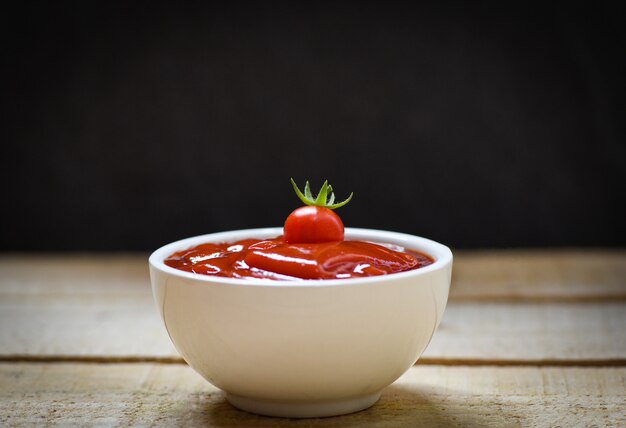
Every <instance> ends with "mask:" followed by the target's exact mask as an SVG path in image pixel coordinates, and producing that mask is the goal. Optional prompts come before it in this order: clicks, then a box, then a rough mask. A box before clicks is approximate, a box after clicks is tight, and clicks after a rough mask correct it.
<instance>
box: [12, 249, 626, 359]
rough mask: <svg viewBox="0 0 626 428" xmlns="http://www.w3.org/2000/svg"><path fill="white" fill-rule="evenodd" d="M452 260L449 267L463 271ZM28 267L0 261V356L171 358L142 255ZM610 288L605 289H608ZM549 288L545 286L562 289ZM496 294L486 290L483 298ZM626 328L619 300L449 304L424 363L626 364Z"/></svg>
mask: <svg viewBox="0 0 626 428" xmlns="http://www.w3.org/2000/svg"><path fill="white" fill-rule="evenodd" d="M616 254H619V252H617V253H616ZM494 257H496V258H498V257H499V256H498V255H495V256H494ZM528 257H530V258H531V259H532V258H533V257H534V256H532V254H530V255H529V256H528ZM459 258H461V259H462V257H458V258H457V264H461V266H462V263H459V262H458V259H459ZM35 260H37V258H36V257H34V256H29V257H24V256H4V257H2V258H0V357H1V358H4V359H7V358H13V357H16V356H18V357H19V356H40V357H46V356H57V357H58V356H61V357H67V356H86V357H99V358H104V359H106V358H112V357H114V358H122V359H124V358H138V359H142V358H147V359H155V358H156V359H158V358H166V359H167V358H176V357H177V353H176V351H175V350H174V348H173V346H172V345H171V343H170V340H169V338H168V337H167V335H166V333H165V329H164V328H163V326H162V325H161V322H160V320H159V319H158V316H157V312H156V309H155V308H154V304H153V302H152V296H151V291H150V286H149V281H148V277H147V275H148V271H147V266H146V259H145V257H144V256H142V255H139V256H128V255H121V256H118V255H113V256H103V257H98V258H94V257H93V256H85V257H76V256H72V257H67V256H59V257H44V258H42V259H41V261H40V263H38V264H35V263H34V261H35ZM539 260H542V258H539ZM616 260H618V261H619V260H620V257H618V258H617V259H616ZM614 261H615V260H614ZM503 263H504V262H503ZM536 263H540V262H539V261H536ZM478 264H479V265H480V263H478ZM485 264H486V262H485ZM504 264H506V263H504ZM563 264H565V265H568V266H569V264H570V262H567V261H564V262H563ZM617 264H619V263H617V262H616V263H614V264H613V265H612V266H614V267H615V265H617ZM475 265H476V263H470V264H469V265H468V266H466V267H465V268H463V267H461V270H460V272H459V274H458V275H457V277H458V278H459V279H458V280H457V281H462V279H463V278H472V273H471V272H472V268H470V267H469V266H475ZM491 265H493V266H496V265H500V263H491ZM483 267H484V266H483ZM476 269H478V268H476ZM494 269H497V268H494ZM531 270H532V269H531ZM478 271H480V269H478ZM489 272H491V270H489V269H487V268H485V272H484V273H483V274H482V277H485V278H489ZM595 272H596V273H595V274H594V275H592V276H591V277H592V278H595V279H594V281H596V280H598V278H605V279H606V278H612V277H613V276H611V275H613V273H614V271H613V270H611V269H609V268H606V267H605V268H603V269H601V268H599V267H598V268H597V269H596V270H595ZM598 272H600V273H598ZM602 272H605V273H604V274H602ZM606 272H609V273H606ZM610 272H613V273H610ZM455 275H456V273H455ZM526 275H530V274H526ZM602 275H604V277H603V276H602ZM479 277H480V275H477V276H475V277H474V278H479ZM581 277H583V278H584V277H585V276H584V275H582V276H581ZM496 278H500V279H499V280H498V279H496ZM489 281H491V284H492V285H493V287H494V288H495V287H497V284H498V283H500V281H502V278H501V277H500V276H497V275H496V277H494V279H491V280H489ZM590 281H591V280H590ZM468 283H469V282H468ZM617 283H618V282H613V283H612V284H613V286H612V287H613V288H610V287H609V288H607V289H606V290H609V289H611V290H614V289H616V288H615V287H616V284H617ZM555 284H557V285H554V287H553V289H554V290H556V291H558V290H560V288H559V287H561V286H560V285H558V283H555ZM581 284H582V282H581ZM468 287H469V286H468ZM582 287H583V286H582V285H580V288H581V289H582ZM587 288H589V289H590V290H591V291H593V290H594V288H593V287H587ZM598 288H601V286H598ZM484 290H487V288H484ZM564 290H565V289H563V290H561V291H562V292H565V291H564ZM606 290H605V291H603V292H602V293H605V294H604V295H606ZM556 291H555V293H556ZM495 295H496V292H495V291H494V292H493V293H492V294H491V295H490V296H491V297H493V296H495ZM466 296H467V294H466ZM566 301H567V300H566ZM625 328H626V301H621V300H619V299H618V301H615V302H599V301H592V302H581V301H579V302H577V303H572V302H570V303H567V304H566V303H559V302H552V301H549V302H548V303H545V302H541V301H525V300H522V301H521V302H516V301H512V302H505V301H498V300H496V301H495V302H494V301H490V300H486V301H473V300H471V299H469V300H467V299H458V300H451V302H450V303H449V305H448V309H447V310H446V313H445V315H444V319H443V321H442V324H441V326H440V329H439V331H438V332H437V334H435V336H434V339H433V341H432V343H431V345H430V347H429V348H428V349H427V351H426V353H425V355H424V358H425V359H426V361H429V360H428V359H430V361H431V362H436V363H437V362H445V361H443V360H447V361H452V360H459V359H460V360H465V362H466V363H471V362H472V361H470V360H473V361H475V360H482V359H491V360H502V361H513V360H515V361H531V362H537V361H542V360H553V361H548V362H549V363H554V362H555V361H556V360H559V361H562V360H563V361H569V360H578V361H581V360H589V361H598V360H599V361H602V360H615V359H624V358H626V337H625V336H624V334H623V331H624V329H625Z"/></svg>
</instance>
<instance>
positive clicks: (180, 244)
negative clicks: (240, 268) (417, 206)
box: [148, 227, 453, 288]
mask: <svg viewBox="0 0 626 428" xmlns="http://www.w3.org/2000/svg"><path fill="white" fill-rule="evenodd" d="M282 233H283V228H282V227H264V228H256V229H239V230H230V231H223V232H214V233H208V234H204V235H197V236H192V237H189V238H184V239H180V240H178V241H174V242H171V243H169V244H166V245H164V246H162V247H160V248H158V249H157V250H155V251H154V252H153V253H152V254H151V255H150V257H149V259H148V262H149V265H150V267H151V268H152V269H156V270H157V271H160V272H162V273H164V274H167V275H172V276H175V277H179V278H185V279H189V280H192V281H194V282H201V283H207V284H228V285H229V286H231V285H236V286H243V287H248V286H251V287H252V286H253V287H258V286H263V287H272V288H274V287H278V288H285V287H297V288H311V287H315V288H319V287H334V286H342V287H345V286H353V285H360V284H369V283H385V282H388V281H395V280H400V279H402V278H411V277H419V276H423V275H427V274H429V273H431V272H433V271H437V270H440V269H442V268H444V267H445V266H447V265H449V264H451V263H452V259H453V256H452V251H451V250H450V249H449V248H448V247H447V246H445V245H443V244H440V243H439V242H436V241H433V240H431V239H428V238H423V237H421V236H417V235H410V234H406V233H401V232H391V231H386V230H377V229H364V228H355V227H346V228H345V235H346V238H347V239H358V240H365V241H372V242H382V243H391V244H395V245H401V246H403V247H405V248H408V249H414V250H418V251H421V252H424V253H426V254H427V255H429V256H430V257H432V258H433V259H434V262H433V263H432V264H430V265H428V266H424V267H422V268H419V269H415V270H410V271H406V272H398V273H393V274H389V275H378V276H369V277H363V278H344V279H294V280H280V281H277V280H273V279H262V278H227V277H221V276H210V275H202V274H197V273H193V272H186V271H183V270H179V269H176V268H173V267H170V266H167V265H166V264H165V263H164V260H165V258H167V257H168V256H169V255H171V254H173V253H175V252H177V251H181V250H183V249H185V248H190V247H193V246H195V245H199V244H203V243H208V242H229V241H235V240H238V239H245V238H257V239H263V238H274V237H276V236H280V235H282Z"/></svg>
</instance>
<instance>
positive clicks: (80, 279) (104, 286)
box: [0, 249, 626, 301]
mask: <svg viewBox="0 0 626 428" xmlns="http://www.w3.org/2000/svg"><path fill="white" fill-rule="evenodd" d="M454 255H455V259H454V273H453V284H452V288H451V292H450V299H451V300H477V299H478V300H480V299H496V300H497V299H505V300H506V299H509V300H510V299H533V298H539V299H542V298H543V299H552V300H558V299H562V300H564V301H570V300H572V299H582V300H585V299H604V300H614V299H616V298H617V299H622V300H624V299H626V250H624V249H593V250H588V251H586V250H498V251H455V252H454ZM147 258H148V255H147V254H99V255H93V254H92V255H89V254H84V255H80V254H79V255H76V254H74V255H52V254H43V255H27V254H21V255H20V254H14V255H11V254H5V255H2V256H0V293H3V294H4V293H12V292H16V293H44V294H48V293H49V294H51V295H54V296H59V295H62V294H76V293H81V294H94V293H95V294H100V293H102V292H105V293H112V294H118V295H120V296H124V295H128V294H133V293H146V292H147V288H146V286H147V284H149V276H148V267H147Z"/></svg>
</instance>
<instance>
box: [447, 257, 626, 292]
mask: <svg viewBox="0 0 626 428" xmlns="http://www.w3.org/2000/svg"><path fill="white" fill-rule="evenodd" d="M450 300H451V301H456V300H463V301H468V300H471V301H485V300H491V301H520V300H525V301H561V302H563V301H565V302H569V301H583V302H584V301H600V300H604V301H614V300H626V250H623V249H614V250H597V249H595V250H588V251H586V250H505V251H502V250H498V251H457V252H455V260H454V271H453V281H452V287H451V290H450Z"/></svg>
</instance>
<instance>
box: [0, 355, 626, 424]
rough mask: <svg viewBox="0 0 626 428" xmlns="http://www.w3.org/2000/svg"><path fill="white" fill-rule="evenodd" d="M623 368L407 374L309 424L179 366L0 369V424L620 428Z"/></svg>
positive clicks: (418, 370)
mask: <svg viewBox="0 0 626 428" xmlns="http://www.w3.org/2000/svg"><path fill="white" fill-rule="evenodd" d="M625 389H626V368H586V369H581V368H527V367H522V368H520V367H517V368H510V367H442V366H419V365H418V366H414V367H413V368H411V369H410V370H409V372H407V373H406V374H405V375H404V376H403V377H401V378H400V379H399V380H398V381H397V382H396V383H394V384H393V385H392V386H390V387H389V388H387V389H386V390H385V391H384V392H383V395H382V397H381V399H380V401H379V402H378V403H377V404H375V405H374V406H373V407H371V408H370V409H368V410H365V411H362V412H358V413H354V414H352V415H346V416H342V417H335V418H326V419H309V420H299V421H294V420H289V419H277V418H266V417H261V416H255V415H252V414H248V413H245V412H242V411H239V410H236V409H234V408H233V407H231V406H230V405H229V404H228V403H227V402H226V401H225V399H224V396H223V394H222V392H220V391H219V390H217V389H216V388H214V387H213V386H211V385H210V384H209V383H207V382H206V381H204V380H203V379H202V378H201V377H200V376H199V375H197V374H196V373H195V372H193V371H192V370H191V369H190V368H189V367H187V366H184V365H159V364H115V365H107V364H104V365H103V364H0V425H7V426H26V425H28V426H31V425H41V424H49V425H61V426H66V425H72V426H80V425H89V426H93V425H98V426H131V425H132V426H135V425H141V426H143V425H163V426H174V425H175V426H206V425H208V426H216V427H219V426H287V425H288V426H292V425H296V426H307V427H308V426H322V425H323V426H340V427H344V426H374V427H387V426H394V427H395V426H416V424H419V425H420V426H434V427H437V426H446V427H447V426H624V425H625V424H626V416H625V415H626V413H624V408H625V406H626V398H625V396H624V394H623V392H624V390H625Z"/></svg>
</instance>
